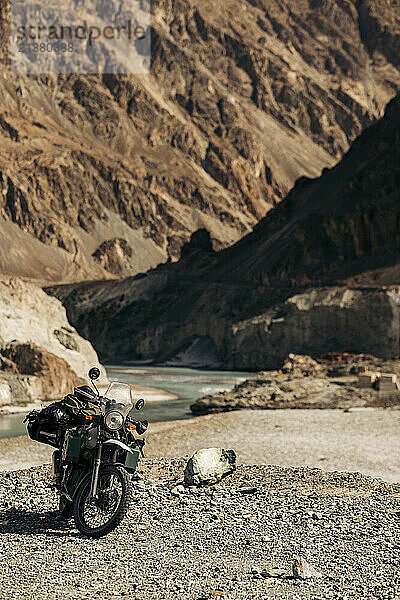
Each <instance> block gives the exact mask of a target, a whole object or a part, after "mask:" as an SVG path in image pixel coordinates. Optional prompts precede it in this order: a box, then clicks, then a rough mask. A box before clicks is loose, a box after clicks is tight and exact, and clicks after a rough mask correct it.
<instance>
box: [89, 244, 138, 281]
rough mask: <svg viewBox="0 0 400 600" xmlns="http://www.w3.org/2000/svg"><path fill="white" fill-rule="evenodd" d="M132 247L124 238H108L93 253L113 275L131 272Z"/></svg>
mask: <svg viewBox="0 0 400 600" xmlns="http://www.w3.org/2000/svg"><path fill="white" fill-rule="evenodd" d="M132 254H133V251H132V248H131V246H130V245H129V244H128V242H127V241H126V240H124V239H123V238H114V239H112V240H106V241H104V242H103V243H102V244H100V246H99V247H98V248H97V250H95V251H94V252H93V254H92V256H93V258H94V260H95V261H96V262H98V263H99V264H100V265H101V266H102V267H103V269H105V270H106V271H108V272H109V273H112V274H113V275H118V276H122V275H126V274H129V272H130V271H131V267H132V261H131V258H132Z"/></svg>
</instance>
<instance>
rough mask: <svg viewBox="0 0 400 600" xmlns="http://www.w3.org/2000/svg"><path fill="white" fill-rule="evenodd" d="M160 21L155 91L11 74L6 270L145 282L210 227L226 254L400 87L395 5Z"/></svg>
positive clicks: (3, 174) (7, 77)
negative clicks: (144, 275)
mask: <svg viewBox="0 0 400 600" xmlns="http://www.w3.org/2000/svg"><path fill="white" fill-rule="evenodd" d="M0 8H1V11H0V19H1V33H2V41H3V44H2V47H3V49H4V48H6V47H7V44H6V42H7V3H6V2H5V1H4V0H3V1H2V2H1V3H0ZM152 10H153V22H152V66H151V76H150V77H139V76H137V77H135V76H129V77H128V76H113V75H104V76H78V75H60V76H53V75H51V76H47V75H46V76H37V77H34V76H29V77H24V76H17V75H12V74H11V73H9V72H8V71H7V70H6V67H5V66H4V64H3V67H2V71H3V73H2V77H1V78H0V141H1V144H0V189H1V194H0V198H1V200H0V219H1V221H0V272H3V273H6V274H13V275H21V276H24V277H33V278H35V279H38V280H43V281H76V280H80V279H88V278H92V279H93V278H107V277H113V276H115V275H117V276H124V275H128V274H132V273H138V272H144V271H146V270H147V269H149V268H151V267H154V266H155V265H157V264H158V263H160V262H163V261H165V260H166V258H167V257H172V258H174V259H175V258H177V257H178V256H179V253H180V249H181V247H182V245H183V244H184V243H185V242H186V241H187V240H188V239H189V237H190V234H191V232H193V231H194V230H197V229H199V228H201V227H206V228H207V229H208V230H209V231H210V233H211V237H212V242H213V245H214V248H215V249H221V248H223V247H225V246H228V245H230V244H231V243H233V242H235V241H236V240H238V239H239V238H241V237H242V236H243V235H245V234H246V233H247V232H248V231H249V230H250V229H251V227H252V226H254V225H255V223H256V222H257V221H259V219H260V218H262V217H263V216H264V215H265V214H266V212H267V211H268V210H269V209H271V208H272V207H273V206H274V205H276V203H278V202H279V201H280V200H281V199H282V198H283V197H285V195H286V194H287V192H288V191H289V189H290V188H291V187H292V185H293V183H294V181H295V180H296V179H297V178H298V177H300V176H302V175H306V176H309V177H315V176H317V175H319V173H320V172H321V169H322V168H323V167H327V166H328V167H329V166H332V164H333V163H334V162H335V161H336V160H337V159H338V158H339V157H340V156H341V155H342V154H343V152H344V151H346V150H347V149H348V147H349V144H350V143H351V142H352V141H353V140H354V138H355V137H356V136H357V135H358V134H359V133H360V131H361V129H362V128H363V127H365V126H367V125H368V124H370V123H371V122H372V121H374V120H375V119H376V118H378V117H380V116H381V115H382V111H383V108H384V106H385V105H386V103H387V102H388V100H389V99H390V98H391V97H392V96H393V95H394V94H395V93H396V91H397V90H398V89H399V85H400V62H399V56H400V52H399V40H400V36H399V31H400V26H399V14H398V6H397V2H395V0H391V1H389V2H387V1H384V0H327V1H325V0H324V1H323V2H322V0H301V1H299V0H296V1H294V0H284V1H283V2H282V1H279V2H278V1H277V0H245V1H243V0H232V1H231V2H230V3H229V6H227V5H226V3H225V2H223V1H222V0H221V1H217V2H215V1H214V2H211V1H209V0H202V1H201V2H199V1H198V0H188V1H186V0H185V1H183V0H177V1H176V0H175V1H172V0H155V1H154V2H153V8H152ZM3 51H4V50H3ZM5 61H6V56H3V62H5ZM121 240H122V241H121Z"/></svg>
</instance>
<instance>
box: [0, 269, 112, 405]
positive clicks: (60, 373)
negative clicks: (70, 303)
mask: <svg viewBox="0 0 400 600" xmlns="http://www.w3.org/2000/svg"><path fill="white" fill-rule="evenodd" d="M43 315H45V318H44V317H43ZM97 364H98V358H97V355H96V352H95V351H94V350H93V348H92V346H91V344H90V343H89V342H88V341H87V340H84V339H82V338H81V337H80V336H79V335H78V333H77V332H76V330H75V329H74V328H73V327H71V326H70V324H69V323H68V321H67V318H66V315H65V309H64V307H63V306H62V305H61V303H60V302H58V301H57V300H56V299H55V298H50V297H49V296H48V295H47V294H45V293H44V292H43V291H42V290H41V289H39V288H38V287H36V286H34V285H32V284H28V283H24V282H22V281H20V280H17V279H4V278H3V279H0V411H2V412H4V411H10V410H15V409H16V407H18V406H26V405H28V404H31V403H35V402H36V403H37V402H40V401H42V400H51V399H59V398H60V397H62V396H63V395H64V394H67V393H69V392H70V391H71V389H72V387H73V386H74V385H77V384H80V383H86V381H87V379H86V375H87V371H88V369H89V367H91V366H93V365H97ZM103 374H104V373H103Z"/></svg>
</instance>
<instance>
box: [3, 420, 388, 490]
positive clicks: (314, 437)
mask: <svg viewBox="0 0 400 600" xmlns="http://www.w3.org/2000/svg"><path fill="white" fill-rule="evenodd" d="M399 428H400V411H392V410H383V409H353V410H351V411H350V412H343V411H338V410H324V411H321V410H308V411H304V410H276V411H268V410H258V411H238V412H231V413H223V414H217V415H207V416H204V417H197V418H193V419H189V420H184V421H174V422H167V423H165V422H164V423H154V424H150V428H149V432H148V434H147V435H146V439H147V446H146V448H145V453H146V455H147V456H166V457H176V456H182V455H185V454H192V453H193V452H194V451H195V450H197V449H199V448H202V447H207V446H209V447H212V446H222V447H225V448H234V449H235V451H236V453H237V455H238V462H239V463H245V464H276V465H281V466H301V465H308V466H311V467H319V468H322V469H324V470H326V471H360V472H362V473H364V474H367V475H372V476H374V477H381V478H382V479H384V480H386V481H392V482H394V481H397V482H399V481H400V436H399ZM51 453H52V449H51V448H48V447H46V446H44V445H42V444H38V443H36V442H32V441H31V440H29V439H28V438H27V437H18V438H7V439H0V470H9V469H17V468H24V467H27V466H32V465H40V464H43V463H44V462H48V461H49V460H50V456H51Z"/></svg>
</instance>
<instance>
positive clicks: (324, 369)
mask: <svg viewBox="0 0 400 600" xmlns="http://www.w3.org/2000/svg"><path fill="white" fill-rule="evenodd" d="M291 357H292V358H288V359H287V360H285V361H284V365H283V367H282V369H281V370H279V371H264V372H263V371H262V372H260V373H257V375H255V376H254V377H251V378H249V379H247V380H246V381H243V382H242V383H240V384H238V385H236V386H235V387H234V388H233V390H231V391H225V392H219V393H217V394H214V395H208V396H204V397H203V398H199V399H198V400H196V402H195V403H194V404H192V405H191V407H190V408H191V411H192V412H193V413H194V414H196V415H204V414H211V413H220V412H229V411H233V410H241V409H252V410H254V409H270V410H275V409H342V410H348V409H351V408H365V407H386V408H388V407H391V408H393V407H394V408H396V409H398V408H399V401H400V394H399V393H398V392H397V391H396V392H393V393H380V392H379V390H377V389H374V388H372V387H370V388H365V387H364V388H361V387H359V385H358V379H357V377H356V376H355V375H354V373H355V372H357V371H358V367H359V365H360V362H361V363H362V364H363V365H364V369H366V368H368V364H374V366H375V368H376V367H377V366H378V365H379V369H381V370H382V372H391V371H392V372H393V371H394V372H397V373H399V372H400V361H398V360H397V361H396V362H395V364H393V362H389V363H387V362H384V361H380V360H379V359H376V358H374V357H371V359H372V360H368V361H364V360H363V357H362V356H358V355H353V356H352V357H351V358H350V355H348V358H349V360H343V364H344V363H346V364H347V366H348V372H347V373H346V375H344V376H339V377H338V376H336V374H335V372H334V369H332V366H333V364H334V363H335V362H336V361H335V360H328V359H327V358H325V359H318V361H314V360H313V359H312V358H311V357H309V356H300V355H297V356H296V362H297V364H298V365H299V366H300V367H304V366H305V365H309V367H310V366H311V365H313V367H314V368H313V369H312V370H310V368H307V369H303V370H300V369H292V370H287V369H286V370H287V372H286V373H284V372H283V371H284V368H285V365H288V363H289V364H293V357H294V355H293V354H292V355H291ZM314 363H315V364H314ZM349 373H351V374H352V375H350V376H349Z"/></svg>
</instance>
